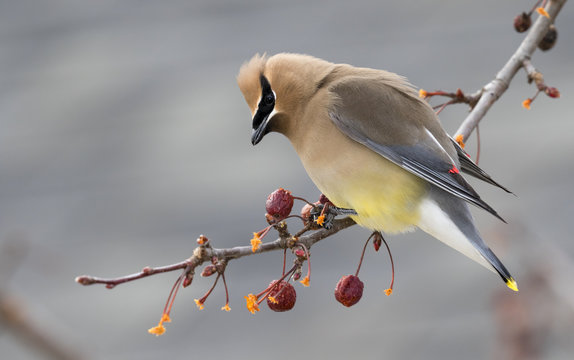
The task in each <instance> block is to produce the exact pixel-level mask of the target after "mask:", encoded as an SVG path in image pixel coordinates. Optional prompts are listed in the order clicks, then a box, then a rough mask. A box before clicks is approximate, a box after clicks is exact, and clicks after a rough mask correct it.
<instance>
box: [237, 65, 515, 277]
mask: <svg viewBox="0 0 574 360" xmlns="http://www.w3.org/2000/svg"><path fill="white" fill-rule="evenodd" d="M237 81H238V84H239V87H240V89H241V91H242V93H243V95H244V97H245V100H246V101H247V104H248V105H249V108H250V109H251V112H252V115H253V129H254V132H253V137H252V142H253V144H257V143H258V142H259V141H260V140H261V139H262V138H263V137H264V136H265V134H267V133H268V132H271V131H274V132H279V133H282V134H283V135H285V136H286V137H287V138H288V139H289V140H290V141H291V143H292V144H293V147H294V148H295V150H296V151H297V154H298V155H299V157H300V158H301V161H302V163H303V166H304V167H305V169H306V171H307V173H308V174H309V176H310V177H311V179H312V180H313V182H314V183H315V184H316V185H317V187H318V188H319V190H321V192H323V193H324V194H325V195H326V196H327V197H328V198H329V199H330V200H331V201H332V202H333V203H334V204H335V205H336V206H338V207H342V208H350V209H354V210H355V211H356V212H357V215H356V216H353V218H354V220H355V221H356V222H357V223H358V224H359V225H362V226H364V227H367V228H369V229H372V230H380V231H384V232H391V233H395V232H403V231H407V230H411V229H413V228H414V227H415V226H416V227H419V228H421V229H423V230H424V231H426V232H428V233H430V234H431V235H433V236H435V237H437V238H438V239H439V240H441V241H443V242H445V243H446V244H447V245H449V246H451V247H453V248H455V249H456V250H458V251H460V252H462V253H464V254H465V255H467V256H469V257H470V258H472V259H474V260H476V261H477V262H479V263H481V264H482V265H484V266H485V267H487V268H489V269H490V270H493V271H496V272H498V273H499V274H500V275H501V276H502V277H503V279H504V280H505V282H506V283H507V285H508V286H509V287H511V288H515V282H514V280H513V279H512V277H511V276H510V274H509V273H508V271H507V270H506V269H505V268H504V266H503V265H502V263H501V262H500V261H499V260H498V258H496V256H495V255H494V253H492V251H491V250H490V249H489V248H488V247H487V246H486V245H485V244H484V242H483V241H482V239H481V238H480V235H478V232H477V231H476V229H475V227H474V223H473V220H472V217H471V216H470V213H469V211H468V207H467V205H466V203H465V201H467V202H470V203H473V204H474V205H477V206H479V207H482V208H483V209H485V210H487V211H489V212H491V213H492V214H494V215H495V216H498V214H497V213H496V212H495V211H494V210H493V209H492V208H491V207H490V206H488V205H487V204H486V203H485V202H484V201H482V200H481V199H480V197H479V196H478V194H477V193H476V192H475V191H474V190H473V189H472V187H470V185H469V184H468V183H467V182H466V181H465V179H464V178H463V177H462V176H461V175H460V174H459V172H458V169H459V168H460V162H459V159H458V157H459V153H458V152H457V149H456V148H455V145H454V144H453V142H452V140H451V139H450V138H449V136H448V135H447V134H446V132H445V131H444V130H443V128H442V126H441V125H440V122H439V120H438V118H437V117H436V115H435V114H434V111H433V110H432V108H430V106H429V105H428V104H427V103H426V102H425V101H423V100H421V99H420V98H419V97H418V94H417V93H416V91H415V90H414V89H413V88H412V86H411V85H410V84H408V83H407V81H406V80H405V79H404V78H403V77H401V76H398V75H396V74H393V73H390V72H387V71H382V70H373V69H367V68H356V67H353V66H350V65H344V64H333V63H330V62H327V61H324V60H321V59H317V58H314V57H311V56H306V55H298V54H278V55H275V56H272V57H266V56H259V55H256V56H255V57H253V59H251V61H249V62H247V63H246V64H244V65H243V66H242V67H241V70H240V72H239V75H238V78H237ZM465 164H466V166H469V165H468V164H467V162H464V163H463V165H465ZM477 169H478V168H477V167H476V168H475V167H474V166H473V165H472V170H473V171H472V172H471V173H473V175H476V174H477V173H478V174H481V171H482V170H480V169H478V170H477ZM462 170H465V168H464V167H463V168H462ZM479 177H480V176H479ZM483 179H484V180H487V179H490V177H488V175H486V174H485V173H484V178H483ZM490 180H491V179H490ZM487 181H488V180H487ZM491 181H492V180H491ZM492 183H494V184H495V185H497V184H496V183H495V182H493V181H492ZM439 224H440V226H439Z"/></svg>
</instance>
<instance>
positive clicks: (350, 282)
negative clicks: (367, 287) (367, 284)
mask: <svg viewBox="0 0 574 360" xmlns="http://www.w3.org/2000/svg"><path fill="white" fill-rule="evenodd" d="M363 287H364V285H363V282H362V281H361V280H360V279H359V278H358V277H357V276H355V275H345V276H343V277H341V280H339V282H338V283H337V287H335V299H337V301H338V302H340V303H341V304H343V305H345V306H346V307H350V306H353V305H355V304H356V303H358V302H359V300H361V296H363Z"/></svg>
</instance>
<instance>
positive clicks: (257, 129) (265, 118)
mask: <svg viewBox="0 0 574 360" xmlns="http://www.w3.org/2000/svg"><path fill="white" fill-rule="evenodd" d="M273 115H275V110H273V111H272V112H271V113H268V114H263V113H262V112H261V111H259V110H258V111H257V112H256V113H255V116H253V133H252V134H251V143H252V144H253V145H257V144H258V143H259V142H260V141H261V140H262V139H263V137H264V136H265V135H267V133H268V132H269V120H271V118H272V117H273Z"/></svg>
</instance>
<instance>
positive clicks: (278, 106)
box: [237, 54, 333, 145]
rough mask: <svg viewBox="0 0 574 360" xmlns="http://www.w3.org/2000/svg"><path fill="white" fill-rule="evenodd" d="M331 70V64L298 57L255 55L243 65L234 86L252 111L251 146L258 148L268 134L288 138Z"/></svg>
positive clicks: (308, 57)
mask: <svg viewBox="0 0 574 360" xmlns="http://www.w3.org/2000/svg"><path fill="white" fill-rule="evenodd" d="M332 67H333V64H332V63H329V62H326V61H323V60H320V59H317V58H314V57H312V56H307V55H298V54H277V55H274V56H272V57H267V56H266V55H259V54H257V55H255V56H254V57H253V58H252V59H251V60H249V61H248V62H246V63H245V64H243V66H242V67H241V69H240V71H239V75H238V76H237V83H238V84H239V88H240V89H241V92H242V93H243V96H244V97H245V101H246V102H247V105H248V106H249V108H250V109H251V115H252V120H253V123H252V126H253V133H252V135H251V143H252V144H253V145H257V144H258V143H259V142H260V141H261V140H262V139H263V137H264V136H265V135H266V134H268V133H270V132H279V133H282V134H284V135H285V136H287V137H290V136H291V135H292V134H293V132H294V131H295V129H296V128H297V126H298V120H299V119H300V118H301V115H302V111H303V110H304V108H305V105H306V104H307V103H308V102H309V100H310V99H311V98H312V97H313V95H314V93H315V92H316V91H317V89H318V87H319V86H320V85H321V83H322V80H323V79H324V78H325V76H327V74H329V72H330V71H331V69H332Z"/></svg>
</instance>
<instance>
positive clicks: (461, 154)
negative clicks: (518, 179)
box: [450, 138, 513, 194]
mask: <svg viewBox="0 0 574 360" xmlns="http://www.w3.org/2000/svg"><path fill="white" fill-rule="evenodd" d="M450 140H451V141H452V144H453V146H454V148H455V149H456V152H457V154H458V160H459V161H460V170H462V171H463V172H465V173H467V174H469V175H471V176H474V177H475V178H477V179H480V180H482V181H484V182H487V183H489V184H491V185H494V186H497V187H499V188H501V189H502V190H504V191H506V192H507V193H509V194H513V192H512V191H510V190H508V189H507V188H505V187H504V186H502V185H500V184H499V183H497V182H496V181H494V180H493V179H492V177H490V175H488V174H487V173H486V171H484V170H482V169H481V168H480V167H478V165H476V164H475V163H474V161H472V160H471V159H470V156H469V155H468V154H467V152H466V151H464V149H463V148H462V147H460V145H459V144H458V143H457V142H456V141H455V140H454V139H453V138H451V139H450Z"/></svg>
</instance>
